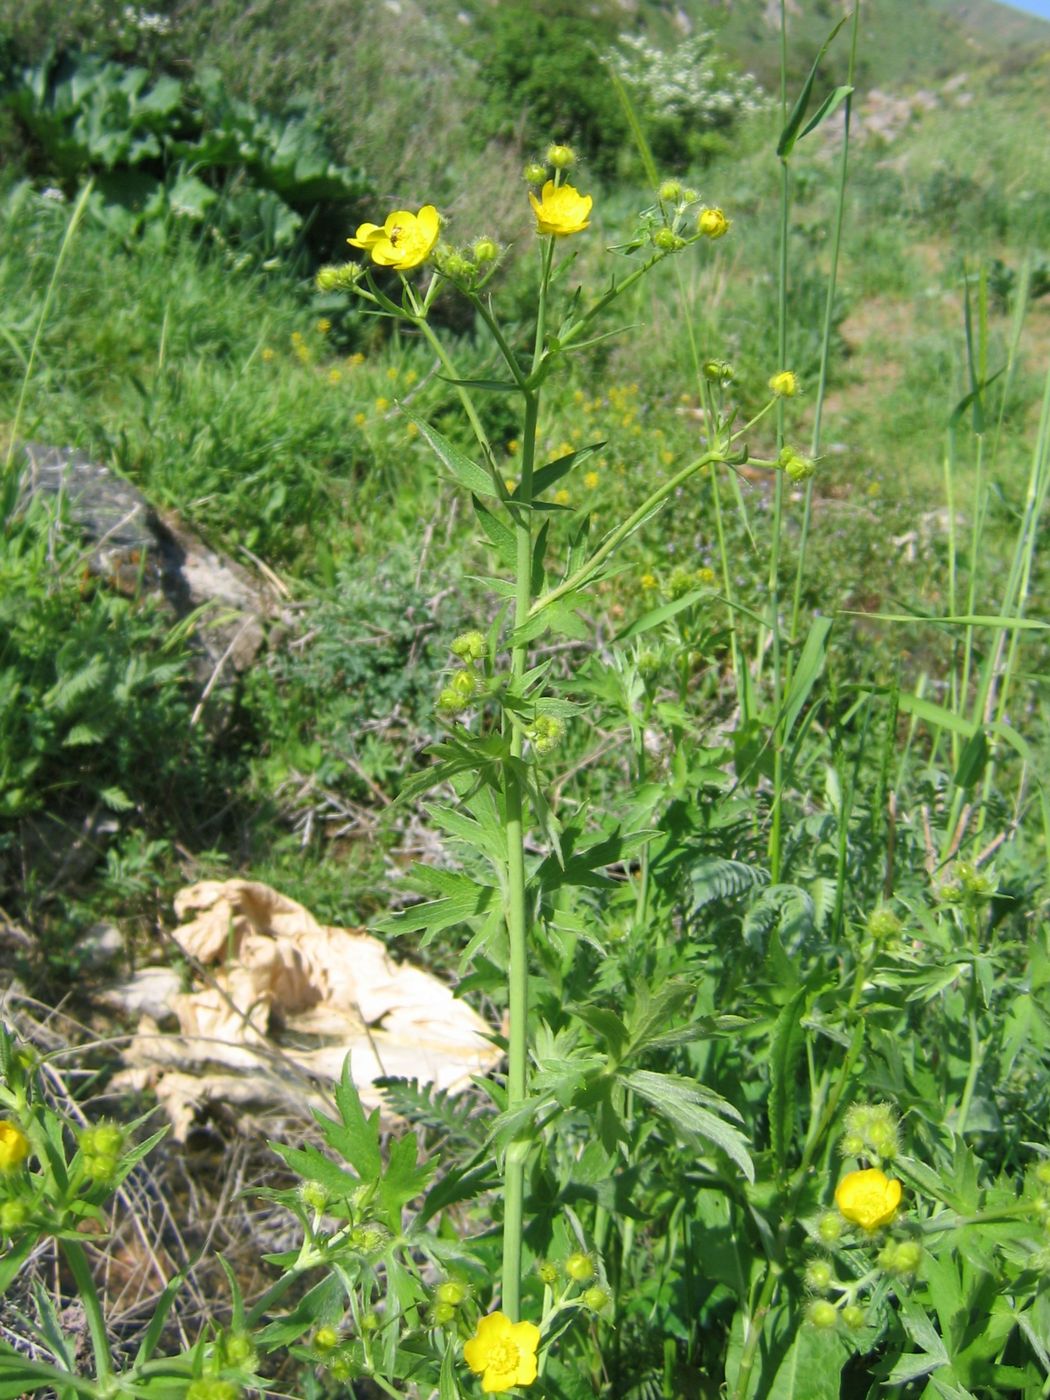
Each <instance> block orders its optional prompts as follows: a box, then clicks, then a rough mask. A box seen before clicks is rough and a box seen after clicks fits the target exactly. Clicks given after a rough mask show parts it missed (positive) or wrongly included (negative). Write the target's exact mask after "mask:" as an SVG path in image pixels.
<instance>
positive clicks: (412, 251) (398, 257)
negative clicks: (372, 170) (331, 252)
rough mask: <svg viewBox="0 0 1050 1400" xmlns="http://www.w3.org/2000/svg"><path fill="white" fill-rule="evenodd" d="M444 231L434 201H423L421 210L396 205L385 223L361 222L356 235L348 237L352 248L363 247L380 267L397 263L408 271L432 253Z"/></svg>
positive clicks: (399, 268)
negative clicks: (411, 210)
mask: <svg viewBox="0 0 1050 1400" xmlns="http://www.w3.org/2000/svg"><path fill="white" fill-rule="evenodd" d="M440 231H441V218H440V216H439V214H438V211H437V210H436V209H435V208H434V206H433V204H424V205H423V208H422V209H420V211H419V213H418V214H413V213H410V211H409V210H407V209H395V210H394V212H393V213H392V214H388V215H387V217H386V223H384V224H383V226H382V227H380V226H379V225H378V224H361V225H360V226H359V227H358V230H357V233H356V234H355V235H354V237H353V238H348V239H347V240H346V241H347V242H348V243H349V244H350V246H351V247H352V248H364V250H365V252H367V253H369V254H370V255H371V258H372V261H373V262H374V263H378V264H379V266H380V267H395V268H397V269H398V271H399V272H407V271H408V270H409V269H410V268H413V267H418V266H419V264H420V263H421V262H425V261H426V259H427V258H428V257H429V256H430V254H431V252H432V250H433V247H434V244H435V243H436V242H437V239H438V234H439V233H440Z"/></svg>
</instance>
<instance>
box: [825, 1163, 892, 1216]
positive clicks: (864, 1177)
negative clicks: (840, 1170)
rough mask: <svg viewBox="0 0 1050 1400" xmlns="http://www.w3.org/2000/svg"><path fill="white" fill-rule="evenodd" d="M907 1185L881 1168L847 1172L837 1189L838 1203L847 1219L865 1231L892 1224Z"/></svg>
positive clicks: (836, 1198)
mask: <svg viewBox="0 0 1050 1400" xmlns="http://www.w3.org/2000/svg"><path fill="white" fill-rule="evenodd" d="M902 1194H903V1188H902V1186H901V1184H900V1182H899V1181H898V1180H897V1179H896V1178H895V1177H890V1176H887V1175H886V1174H885V1172H881V1171H880V1170H879V1169H878V1167H870V1168H868V1170H867V1171H862V1172H847V1173H846V1175H845V1176H844V1177H843V1178H842V1180H841V1181H840V1182H839V1184H838V1186H837V1187H836V1188H835V1204H836V1205H837V1206H838V1208H839V1210H840V1211H841V1212H842V1214H843V1215H844V1216H845V1217H846V1219H847V1220H850V1221H852V1222H853V1224H854V1225H859V1226H860V1227H861V1228H862V1229H864V1230H877V1229H878V1228H879V1227H880V1225H888V1224H889V1222H890V1221H891V1220H892V1219H893V1217H894V1216H895V1215H896V1213H897V1207H898V1206H899V1205H900V1203H901V1195H902Z"/></svg>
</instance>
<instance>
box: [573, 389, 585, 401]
mask: <svg viewBox="0 0 1050 1400" xmlns="http://www.w3.org/2000/svg"><path fill="white" fill-rule="evenodd" d="M572 401H573V403H579V404H582V403H586V402H587V395H586V394H585V393H584V392H583V390H582V389H574V390H573V391H572Z"/></svg>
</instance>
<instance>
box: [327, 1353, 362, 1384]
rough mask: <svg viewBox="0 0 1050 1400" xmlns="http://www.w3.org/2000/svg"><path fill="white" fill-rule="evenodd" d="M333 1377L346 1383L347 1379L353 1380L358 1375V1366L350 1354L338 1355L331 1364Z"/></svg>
mask: <svg viewBox="0 0 1050 1400" xmlns="http://www.w3.org/2000/svg"><path fill="white" fill-rule="evenodd" d="M328 1369H329V1372H330V1373H331V1376H332V1379H333V1380H336V1381H339V1382H340V1384H342V1385H345V1384H346V1383H347V1381H352V1380H353V1379H354V1377H355V1376H356V1375H357V1368H356V1367H355V1366H354V1363H353V1362H352V1361H351V1360H350V1358H349V1357H348V1356H337V1357H336V1358H335V1360H334V1361H333V1362H332V1364H331V1366H329V1368H328Z"/></svg>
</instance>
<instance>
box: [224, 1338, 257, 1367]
mask: <svg viewBox="0 0 1050 1400" xmlns="http://www.w3.org/2000/svg"><path fill="white" fill-rule="evenodd" d="M223 1350H224V1351H225V1353H226V1361H227V1363H228V1364H229V1365H230V1366H236V1367H237V1368H238V1369H239V1370H241V1371H254V1370H255V1363H256V1360H257V1359H258V1358H257V1354H256V1351H255V1347H254V1346H253V1345H252V1339H251V1336H250V1335H249V1334H248V1333H247V1332H231V1333H230V1334H229V1336H228V1337H226V1339H225V1341H224V1343H223Z"/></svg>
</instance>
